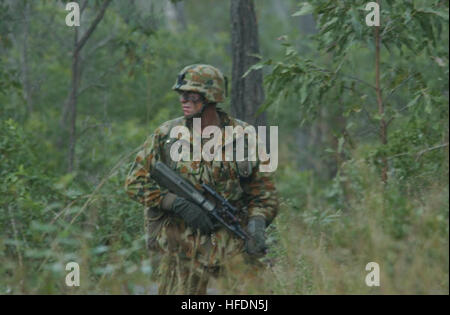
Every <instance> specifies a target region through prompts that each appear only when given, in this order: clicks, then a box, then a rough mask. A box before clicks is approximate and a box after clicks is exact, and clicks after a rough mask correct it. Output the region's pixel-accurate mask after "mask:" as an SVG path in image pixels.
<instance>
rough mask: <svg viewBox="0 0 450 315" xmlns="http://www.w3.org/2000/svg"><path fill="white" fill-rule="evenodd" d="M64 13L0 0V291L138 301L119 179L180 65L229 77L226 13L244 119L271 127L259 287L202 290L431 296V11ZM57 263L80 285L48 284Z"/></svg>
mask: <svg viewBox="0 0 450 315" xmlns="http://www.w3.org/2000/svg"><path fill="white" fill-rule="evenodd" d="M67 2H68V1H56V0H54V1H52V0H49V1H46V0H39V1H27V0H0V178H1V180H0V294H36V293H44V294H52V293H53V294H54V293H58V294H60V293H62V294H92V293H95V294H117V293H125V294H148V293H150V294H151V293H153V292H154V291H155V282H154V278H153V276H152V274H153V271H154V270H153V268H152V265H151V263H150V258H149V256H148V252H147V251H146V249H145V235H144V222H143V209H142V207H141V206H140V205H139V204H137V203H135V202H133V201H132V200H131V199H129V198H128V197H127V195H126V194H125V191H124V180H125V177H126V175H127V172H128V170H129V168H130V166H131V163H132V161H133V158H134V155H135V153H136V150H137V149H138V147H139V146H140V145H141V144H142V143H143V141H144V140H145V139H146V137H147V136H148V135H149V134H150V133H151V132H152V131H153V130H154V129H155V128H156V127H157V126H158V125H159V124H161V123H162V122H164V121H166V120H169V119H172V118H175V117H178V116H180V115H181V111H180V108H179V104H178V97H177V95H176V93H174V92H173V91H172V90H171V86H172V85H173V83H174V82H175V78H176V75H177V73H178V72H179V71H180V69H182V68H183V67H184V66H185V65H188V64H192V63H208V64H212V65H215V66H217V67H219V68H220V69H221V70H222V71H223V72H224V73H225V74H226V75H227V76H228V77H230V78H231V79H232V80H233V82H237V81H236V80H237V79H236V77H232V75H231V74H232V69H233V60H232V56H233V53H234V52H235V51H234V50H235V49H236V45H234V44H233V36H232V32H233V23H232V21H233V18H234V17H235V16H233V15H232V14H231V12H233V11H232V10H230V7H231V6H232V5H233V3H234V4H237V3H239V2H242V3H254V8H253V10H254V14H255V16H256V21H257V24H256V25H257V32H256V33H253V35H252V36H253V37H256V38H253V40H256V42H257V46H258V49H259V51H258V50H255V51H253V52H254V54H252V58H254V63H255V65H254V66H253V68H252V69H251V71H250V72H249V73H248V74H247V77H251V76H252V75H255V74H256V75H258V74H259V75H262V77H263V78H264V85H263V87H264V94H263V95H262V97H260V99H259V100H258V102H259V103H260V104H256V105H258V106H257V108H253V109H252V110H253V112H252V115H253V114H255V112H257V113H258V114H259V113H264V115H263V116H261V117H264V119H265V123H266V124H267V125H276V126H278V127H279V140H280V141H279V152H278V155H279V165H278V169H277V171H276V172H275V174H274V176H275V181H276V186H277V188H278V191H279V195H280V213H279V216H278V217H277V219H276V221H275V222H274V225H273V226H272V227H271V228H270V229H269V230H268V231H267V234H268V243H269V245H270V250H269V253H268V255H267V257H266V258H265V259H264V260H263V263H264V264H265V265H266V269H265V270H264V271H263V273H262V274H261V275H260V279H262V280H263V282H264V285H263V286H261V285H255V284H254V283H253V282H252V280H251V279H250V280H248V281H247V280H246V281H244V282H240V281H238V280H239V279H235V282H232V283H230V282H229V281H228V282H227V283H226V284H224V283H223V282H222V280H220V279H219V280H217V281H216V282H215V283H213V288H212V290H213V291H211V292H212V293H236V292H237V293H249V294H255V293H268V294H448V293H449V221H448V220H449V191H448V179H449V174H448V163H449V160H448V118H449V117H448V113H449V95H448V75H449V71H448V70H449V64H448V12H449V11H448V1H437V0H432V1H421V0H417V1H388V0H383V1H379V2H380V5H381V26H380V27H369V26H367V25H366V23H365V20H366V15H367V14H368V13H369V12H368V11H366V10H364V8H365V6H366V4H367V3H368V1H362V0H355V1H331V0H317V1H311V2H305V1H296V0H284V1H268V0H257V1H250V0H230V1H218V0H215V1H209V0H195V1H193V0H184V1H175V2H170V1H165V0H159V1H156V0H152V1H151V0H148V1H144V0H134V1H117V0H116V1H87V2H85V1H80V3H81V4H80V6H81V7H82V10H83V12H82V15H81V26H80V27H78V28H74V27H68V26H66V24H65V17H66V15H67V13H68V11H66V10H65V4H66V3H67ZM95 23H97V24H95ZM94 24H95V27H94V28H93V29H91V28H90V27H91V26H92V25H94ZM90 31H92V33H90V34H89V37H88V38H87V41H85V42H84V43H82V45H80V41H82V40H83V35H84V34H87V33H89V32H90ZM255 34H256V35H255ZM74 36H75V37H74ZM75 38H76V41H75ZM244 70H249V69H248V67H247V69H244ZM75 86H76V87H75ZM230 86H231V87H232V91H231V95H233V94H232V93H233V92H236V91H237V89H238V87H236V86H234V85H230ZM261 87H262V85H261ZM260 96H261V95H260ZM231 99H232V97H231ZM258 102H256V103H258ZM233 106H234V108H233ZM236 106H237V107H239V106H241V107H242V106H246V105H245V104H231V102H230V98H228V100H227V101H226V102H225V103H224V104H223V108H224V109H225V110H226V111H229V112H234V113H236V112H237V111H236ZM251 117H255V116H254V115H253V116H251ZM241 118H242V117H241ZM247 118H248V117H247ZM71 261H74V262H78V263H79V265H80V269H81V270H80V272H81V285H80V286H79V287H68V286H66V284H65V277H66V274H67V273H68V271H66V270H65V266H66V264H67V263H68V262H71ZM369 262H376V263H378V264H379V266H380V286H372V287H369V286H367V285H366V282H365V278H366V275H367V274H368V272H369V271H366V269H365V266H366V264H367V263H369Z"/></svg>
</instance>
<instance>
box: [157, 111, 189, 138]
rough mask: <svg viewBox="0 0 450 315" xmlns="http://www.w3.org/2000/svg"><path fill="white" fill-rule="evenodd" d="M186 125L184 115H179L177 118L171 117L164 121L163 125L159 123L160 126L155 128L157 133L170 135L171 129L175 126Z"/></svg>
mask: <svg viewBox="0 0 450 315" xmlns="http://www.w3.org/2000/svg"><path fill="white" fill-rule="evenodd" d="M182 125H184V117H183V116H181V117H178V118H175V119H171V120H168V121H166V122H164V123H162V124H161V125H159V127H158V128H156V129H155V134H160V135H163V136H165V135H168V134H169V133H170V130H171V129H172V128H173V127H175V126H182Z"/></svg>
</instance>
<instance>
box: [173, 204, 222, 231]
mask: <svg viewBox="0 0 450 315" xmlns="http://www.w3.org/2000/svg"><path fill="white" fill-rule="evenodd" d="M171 211H172V212H173V213H175V214H176V215H178V216H180V217H181V218H182V219H183V220H184V222H185V223H186V224H187V225H188V226H189V227H191V228H193V229H194V230H197V229H198V230H200V233H202V234H210V233H211V232H212V231H213V230H214V224H213V223H212V221H211V219H210V218H209V217H208V215H207V214H206V213H205V211H203V210H202V209H201V208H200V207H199V206H197V205H196V204H194V203H192V202H190V201H189V200H186V199H184V198H182V197H178V196H177V197H176V198H175V200H174V201H173V204H172V207H171Z"/></svg>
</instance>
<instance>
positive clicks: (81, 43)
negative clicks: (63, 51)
mask: <svg viewBox="0 0 450 315" xmlns="http://www.w3.org/2000/svg"><path fill="white" fill-rule="evenodd" d="M111 1H112V0H105V2H103V5H102V8H101V9H100V12H99V13H98V14H97V16H96V17H95V19H94V21H93V22H92V24H91V26H90V27H89V29H88V30H87V31H86V33H84V35H83V37H81V39H80V40H79V41H78V43H77V45H76V47H75V52H74V54H78V53H79V52H80V50H81V49H82V48H83V46H84V45H85V44H86V42H87V40H88V39H89V37H90V36H91V34H92V32H94V30H95V28H96V27H97V25H98V23H100V21H101V20H102V18H103V15H105V11H106V8H107V7H108V5H109V4H110V3H111Z"/></svg>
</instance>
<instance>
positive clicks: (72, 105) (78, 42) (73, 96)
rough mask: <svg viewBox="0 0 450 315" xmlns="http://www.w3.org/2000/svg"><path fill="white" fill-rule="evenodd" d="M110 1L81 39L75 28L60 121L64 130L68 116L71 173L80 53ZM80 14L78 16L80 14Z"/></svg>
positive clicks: (105, 4)
mask: <svg viewBox="0 0 450 315" xmlns="http://www.w3.org/2000/svg"><path fill="white" fill-rule="evenodd" d="M111 1H112V0H105V1H104V2H103V5H102V7H101V8H100V11H99V13H98V14H97V16H96V17H95V19H94V21H92V23H91V25H90V26H89V28H88V30H87V31H86V32H85V33H84V34H83V36H82V37H81V39H78V28H77V27H75V40H74V47H73V54H72V81H71V88H70V93H69V97H68V100H67V102H66V105H65V108H64V109H63V115H62V119H61V123H62V126H63V128H64V125H65V120H66V115H67V114H69V126H70V127H69V154H68V167H67V170H68V172H72V171H73V168H74V160H75V145H76V120H77V96H78V86H79V84H80V53H81V50H82V49H83V47H84V45H85V44H86V42H87V41H88V39H89V38H90V36H91V35H92V33H93V32H94V30H95V28H96V27H97V25H98V23H100V21H101V20H102V19H103V16H104V14H105V11H106V9H107V7H108V5H109V4H110V3H111ZM86 5H87V1H85V2H84V4H83V6H82V8H81V13H82V12H83V11H84V9H85V8H86ZM81 13H80V14H81Z"/></svg>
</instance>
